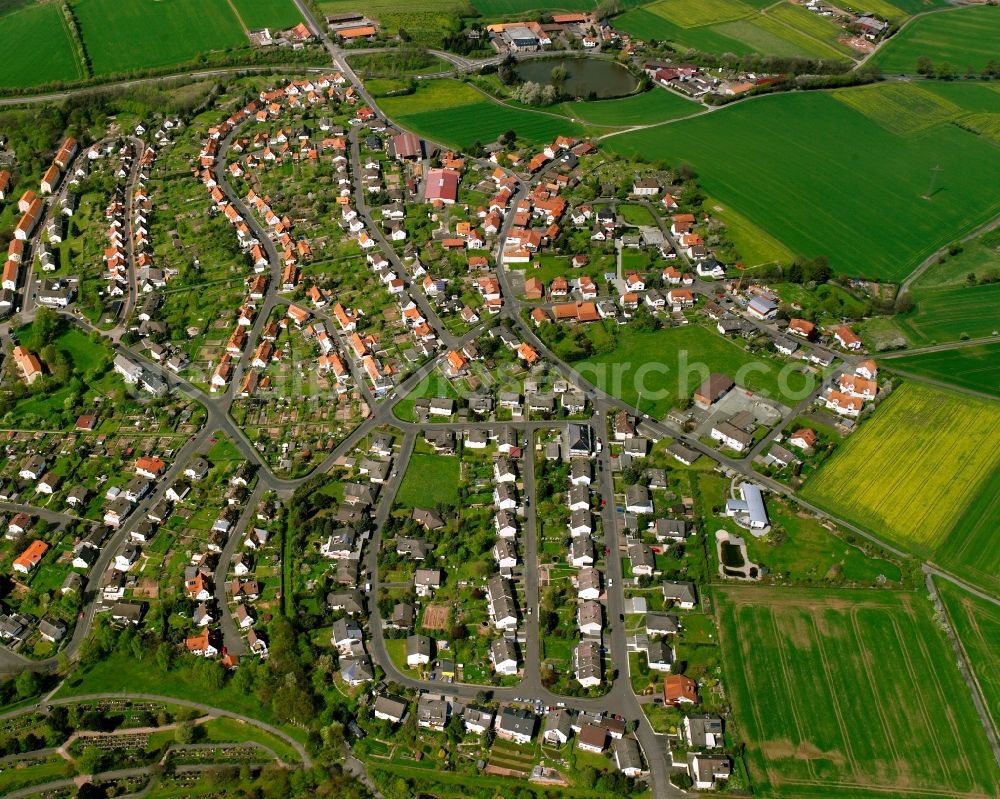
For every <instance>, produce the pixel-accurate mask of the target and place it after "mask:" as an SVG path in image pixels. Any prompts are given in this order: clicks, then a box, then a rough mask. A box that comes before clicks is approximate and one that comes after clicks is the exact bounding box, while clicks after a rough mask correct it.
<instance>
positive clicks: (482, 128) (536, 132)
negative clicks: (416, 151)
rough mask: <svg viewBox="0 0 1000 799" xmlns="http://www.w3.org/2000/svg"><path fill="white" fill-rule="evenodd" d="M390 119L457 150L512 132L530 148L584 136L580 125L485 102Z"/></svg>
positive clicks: (489, 101)
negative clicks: (561, 137) (559, 137)
mask: <svg viewBox="0 0 1000 799" xmlns="http://www.w3.org/2000/svg"><path fill="white" fill-rule="evenodd" d="M390 116H391V115H390ZM393 119H395V120H396V121H397V122H398V123H399V124H400V125H402V126H403V127H404V128H407V129H408V130H412V131H413V132H415V133H418V134H420V135H421V136H423V137H425V138H427V139H430V140H432V141H436V142H440V143H441V144H445V145H447V146H449V147H456V148H459V149H462V148H466V147H468V146H469V145H471V144H473V143H474V142H476V141H479V142H481V143H482V144H487V143H489V142H492V141H495V140H496V139H497V138H498V137H499V136H500V135H501V134H503V133H504V132H506V131H508V130H513V131H514V132H515V133H516V134H517V137H518V139H520V140H522V141H524V142H527V143H529V144H532V145H538V144H545V143H548V142H550V141H552V140H553V139H555V138H556V137H557V136H576V137H579V136H582V135H583V134H584V129H583V128H582V127H581V126H580V125H577V124H575V123H573V122H570V121H569V120H568V119H564V118H562V117H558V116H550V115H548V114H542V113H538V112H536V111H524V110H521V109H519V108H510V107H507V106H502V105H500V104H498V103H494V102H493V101H491V100H486V99H483V100H482V101H481V102H478V103H472V104H470V105H462V106H456V107H454V108H447V109H444V110H440V111H423V112H420V113H417V114H406V115H403V116H396V117H393Z"/></svg>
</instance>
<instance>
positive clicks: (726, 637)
mask: <svg viewBox="0 0 1000 799" xmlns="http://www.w3.org/2000/svg"><path fill="white" fill-rule="evenodd" d="M716 601H717V605H718V608H719V610H718V613H719V617H720V622H721V623H720V631H721V632H720V637H721V643H722V652H723V666H724V670H725V676H726V686H727V696H728V698H729V699H730V700H731V702H732V704H733V709H734V713H735V719H736V725H737V727H738V729H739V730H740V734H741V737H742V738H743V739H744V740H745V741H746V742H747V748H746V762H747V766H748V768H749V771H750V777H751V782H752V783H753V785H754V788H755V791H756V792H757V793H758V794H759V795H761V796H768V797H776V798H778V799H781V798H782V797H795V798H796V799H803V797H816V798H817V799H818V798H819V797H823V798H824V799H829V797H851V799H874V797H884V796H892V797H900V798H902V797H914V798H915V797H919V796H930V795H934V796H950V797H960V796H961V797H967V799H973V797H975V798H977V799H986V798H987V797H993V796H996V794H997V790H998V787H1000V784H998V779H1000V778H998V770H997V767H996V763H995V761H994V760H993V756H992V752H991V751H990V748H989V745H988V743H987V739H986V734H985V731H984V730H983V729H982V725H981V723H980V721H979V718H978V716H977V715H976V712H975V709H974V707H973V704H972V700H971V697H970V695H969V691H968V689H967V688H966V686H965V683H964V682H963V681H962V678H961V676H960V674H959V672H958V669H957V668H956V666H955V661H954V657H953V656H952V652H951V646H950V644H949V643H948V641H947V640H946V639H945V637H944V634H943V633H942V632H941V630H940V628H939V627H938V626H937V625H936V624H935V622H934V620H933V618H932V613H931V607H930V604H929V602H927V601H926V600H925V599H923V598H922V597H921V596H919V595H917V594H910V593H895V592H889V591H880V592H872V591H855V590H838V589H835V590H818V589H801V590H800V589H792V588H782V589H764V588H759V587H738V588H723V589H718V590H717V591H716Z"/></svg>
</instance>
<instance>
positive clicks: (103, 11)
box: [73, 0, 260, 75]
mask: <svg viewBox="0 0 1000 799" xmlns="http://www.w3.org/2000/svg"><path fill="white" fill-rule="evenodd" d="M251 2H252V3H253V4H254V5H258V4H259V2H260V0H251ZM73 9H74V11H75V13H76V18H77V20H78V21H79V23H80V33H81V35H82V36H83V40H84V42H86V44H87V53H88V54H89V55H90V60H91V63H92V65H93V68H94V74H95V75H104V74H108V73H115V72H125V71H128V70H133V69H148V68H152V67H162V66H168V65H170V64H179V63H183V62H187V61H191V60H192V59H194V58H195V57H196V56H198V55H203V54H206V53H209V52H211V51H214V50H226V49H230V48H234V47H248V46H249V42H248V40H247V38H246V36H245V35H244V34H243V30H242V29H241V28H240V23H239V20H238V19H237V18H236V15H235V14H234V13H233V10H232V8H231V7H230V5H229V3H228V2H226V0H166V2H157V0H129V2H127V3H121V2H119V0H77V2H75V3H74V5H73Z"/></svg>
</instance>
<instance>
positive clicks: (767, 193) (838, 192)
mask: <svg viewBox="0 0 1000 799" xmlns="http://www.w3.org/2000/svg"><path fill="white" fill-rule="evenodd" d="M884 86H885V88H886V90H887V94H886V97H887V98H890V99H891V100H893V101H897V100H898V99H899V97H900V90H899V88H898V87H897V86H895V85H893V84H885V85H884ZM911 88H914V89H916V91H915V92H913V93H912V99H913V102H914V104H918V105H920V106H921V107H923V104H924V103H925V102H926V97H925V95H926V94H927V91H926V90H924V89H923V88H917V87H911ZM882 90H883V86H879V87H877V88H876V89H874V90H873V89H871V88H869V87H861V88H860V91H861V92H863V97H862V99H861V100H859V101H853V100H851V99H850V98H840V95H842V94H843V95H848V94H850V93H852V92H856V91H859V90H858V89H842V90H839V91H836V92H810V93H795V94H783V95H775V96H772V97H763V98H759V99H755V100H754V101H753V102H749V103H740V104H738V105H735V106H731V107H729V108H724V109H722V110H721V111H717V112H715V113H713V114H709V115H705V116H702V117H693V118H691V119H688V120H683V121H680V122H676V123H673V124H670V125H665V126H663V127H653V128H646V129H644V130H639V131H634V132H630V133H625V134H622V135H620V136H614V137H612V138H609V139H607V141H606V142H604V146H605V147H606V148H607V149H608V150H611V151H613V152H619V153H624V154H627V155H636V154H640V153H641V154H643V155H645V156H647V157H649V158H651V159H657V158H663V159H667V160H669V161H671V162H673V163H680V162H687V163H690V164H692V165H693V166H694V167H695V169H696V170H697V171H698V174H699V180H700V183H701V185H702V187H703V188H704V190H705V191H706V193H708V194H709V195H711V196H712V197H715V198H717V199H718V200H719V201H720V202H722V203H723V204H728V205H731V206H732V207H733V208H735V209H736V210H737V211H738V212H739V213H740V214H742V215H743V216H745V217H746V218H747V219H748V220H749V221H750V222H751V223H753V224H754V225H757V226H758V227H760V228H762V229H763V230H765V231H767V232H768V233H770V234H771V235H773V236H774V237H775V238H776V239H778V240H779V241H780V242H782V243H783V244H785V245H786V246H787V247H788V248H789V249H791V250H792V251H793V252H795V253H797V254H801V255H804V256H810V257H812V256H817V255H826V256H827V257H828V258H829V259H830V264H831V266H832V267H833V268H834V270H836V271H837V272H841V273H844V274H850V275H860V276H866V277H871V278H879V279H883V280H889V281H895V280H899V279H901V278H902V277H904V276H905V275H907V274H908V273H909V272H910V271H911V270H912V269H913V268H915V267H916V265H917V264H919V263H920V262H921V261H922V260H923V259H924V258H925V257H926V256H927V255H929V254H930V253H932V252H934V251H935V250H937V249H938V248H939V247H941V246H943V245H945V244H947V243H949V242H951V241H954V240H955V239H956V238H958V237H960V236H961V235H962V234H963V233H966V232H968V231H970V230H973V229H974V228H975V227H977V226H978V225H980V224H982V223H983V222H984V221H986V220H988V219H992V218H993V217H994V216H996V215H997V213H998V212H1000V194H998V193H997V192H996V191H995V190H994V189H993V187H994V186H996V185H998V184H1000V155H998V151H997V148H996V146H995V145H993V144H992V143H991V142H989V141H988V140H986V139H984V138H983V137H980V136H977V135H976V134H974V133H970V132H968V131H964V130H961V129H959V128H958V127H956V126H955V125H950V124H939V125H937V126H936V127H933V128H930V129H925V130H923V131H921V132H920V134H919V135H909V136H907V135H901V134H899V133H897V132H892V131H890V130H888V129H887V128H886V127H884V123H885V121H886V120H885V118H884V117H883V116H882V113H881V109H880V108H879V106H878V102H877V101H878V99H879V97H880V94H879V92H880V91H882ZM904 94H905V89H904ZM941 99H942V100H943V101H944V102H952V103H953V104H955V105H958V103H959V100H958V99H954V100H950V101H949V100H945V99H944V98H941ZM851 102H854V103H855V105H860V104H862V103H863V104H865V105H866V107H867V109H868V110H867V113H861V112H860V111H858V110H856V109H855V108H852V107H851V105H850V103H851ZM869 114H870V115H869ZM778 154H780V157H778ZM862 164H863V167H862ZM932 167H940V170H939V171H937V172H935V173H933V174H934V175H935V178H934V180H935V183H934V186H933V187H931V186H930V183H929V182H930V179H931V175H932V173H931V171H930V170H931V168H932ZM929 189H932V191H933V193H932V195H931V199H925V195H926V194H927V192H928V190H929Z"/></svg>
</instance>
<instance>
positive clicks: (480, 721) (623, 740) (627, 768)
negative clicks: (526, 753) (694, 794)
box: [371, 692, 698, 778]
mask: <svg viewBox="0 0 1000 799" xmlns="http://www.w3.org/2000/svg"><path fill="white" fill-rule="evenodd" d="M410 704H411V703H410V701H408V700H407V699H405V698H403V697H400V696H397V695H393V694H389V693H382V694H379V695H378V696H376V697H375V700H374V702H373V703H372V705H371V711H372V715H373V716H374V717H375V718H376V719H380V720H383V721H386V722H388V723H390V724H394V725H396V724H403V723H405V722H406V721H407V719H408V717H409V714H410V712H411V709H410ZM414 712H415V713H416V724H417V726H418V727H421V728H423V729H427V730H430V731H432V732H442V731H443V730H444V729H445V728H446V727H447V725H448V723H449V721H450V719H451V718H452V717H458V718H459V719H460V720H461V724H462V729H463V730H464V732H466V733H469V734H474V735H485V734H486V733H487V732H490V731H492V733H493V734H494V735H495V736H496V737H497V738H499V739H501V740H503V741H509V742H511V743H514V744H518V745H526V744H529V743H531V741H533V740H534V739H535V738H536V736H538V735H539V733H540V734H541V738H542V740H543V741H544V742H545V743H546V744H548V745H549V746H556V747H561V746H564V745H566V744H567V743H568V742H569V741H570V740H571V739H572V738H574V736H575V740H576V746H577V748H578V749H579V750H580V751H582V752H589V753H592V754H602V753H605V752H607V751H608V749H610V750H611V756H612V759H613V760H614V763H615V765H616V767H617V768H618V770H619V771H621V772H622V773H623V774H625V776H627V777H633V778H635V777H640V776H642V775H643V774H645V773H646V767H645V762H644V760H643V757H642V749H641V747H640V746H639V743H638V741H637V740H636V739H635V737H634V736H633V735H631V734H629V733H627V732H626V726H625V722H624V721H622V720H620V719H618V718H615V717H614V716H611V715H610V714H605V713H600V712H591V711H578V710H573V709H570V708H558V709H551V710H550V711H548V712H546V713H545V714H544V715H543V716H541V717H539V716H538V715H537V714H536V713H534V712H533V711H531V710H528V709H526V708H524V707H520V706H518V705H505V706H503V707H500V708H499V709H496V710H495V709H494V708H492V707H488V706H483V705H477V704H472V703H466V702H463V701H461V700H459V699H458V698H457V697H452V696H447V695H445V694H442V693H436V692H423V693H421V694H419V695H418V696H417V698H416V708H415V711H414ZM694 735H695V737H696V738H697V736H698V732H697V729H695V731H694Z"/></svg>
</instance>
